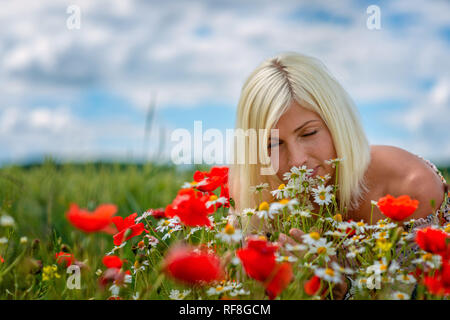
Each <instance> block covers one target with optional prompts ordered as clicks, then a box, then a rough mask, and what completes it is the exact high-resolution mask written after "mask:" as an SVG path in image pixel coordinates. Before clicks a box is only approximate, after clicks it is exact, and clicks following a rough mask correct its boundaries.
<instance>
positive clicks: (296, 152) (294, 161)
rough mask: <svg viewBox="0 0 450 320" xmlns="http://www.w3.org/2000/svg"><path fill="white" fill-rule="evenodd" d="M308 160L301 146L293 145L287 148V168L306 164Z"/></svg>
mask: <svg viewBox="0 0 450 320" xmlns="http://www.w3.org/2000/svg"><path fill="white" fill-rule="evenodd" d="M307 160H308V157H307V154H306V152H305V151H304V150H302V148H301V147H299V146H295V147H293V148H292V149H290V150H289V153H288V166H289V169H291V168H292V167H300V166H302V165H306V163H307Z"/></svg>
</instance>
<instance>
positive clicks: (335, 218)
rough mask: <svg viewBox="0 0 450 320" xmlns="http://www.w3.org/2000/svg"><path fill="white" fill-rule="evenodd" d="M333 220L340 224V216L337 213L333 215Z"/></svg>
mask: <svg viewBox="0 0 450 320" xmlns="http://www.w3.org/2000/svg"><path fill="white" fill-rule="evenodd" d="M333 219H334V220H335V221H337V222H342V214H340V213H338V214H336V215H334V217H333Z"/></svg>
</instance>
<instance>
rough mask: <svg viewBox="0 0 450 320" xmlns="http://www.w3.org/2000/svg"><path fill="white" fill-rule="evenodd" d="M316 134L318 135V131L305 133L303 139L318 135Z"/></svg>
mask: <svg viewBox="0 0 450 320" xmlns="http://www.w3.org/2000/svg"><path fill="white" fill-rule="evenodd" d="M316 133H317V130H314V131H311V132H309V133H305V134H304V135H302V137H308V136H312V135H314V134H316Z"/></svg>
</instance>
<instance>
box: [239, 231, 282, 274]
mask: <svg viewBox="0 0 450 320" xmlns="http://www.w3.org/2000/svg"><path fill="white" fill-rule="evenodd" d="M277 249H278V247H277V246H276V245H272V244H270V243H269V242H268V241H267V240H263V239H259V238H250V239H249V240H248V241H247V247H245V248H242V249H239V250H237V251H236V256H237V257H238V258H239V259H240V260H241V261H242V265H243V266H244V269H245V272H246V273H247V274H248V276H249V277H251V278H253V279H255V280H258V281H263V282H264V281H266V279H267V278H268V277H269V276H270V275H271V273H272V271H273V270H274V268H275V266H276V261H275V251H276V250H277Z"/></svg>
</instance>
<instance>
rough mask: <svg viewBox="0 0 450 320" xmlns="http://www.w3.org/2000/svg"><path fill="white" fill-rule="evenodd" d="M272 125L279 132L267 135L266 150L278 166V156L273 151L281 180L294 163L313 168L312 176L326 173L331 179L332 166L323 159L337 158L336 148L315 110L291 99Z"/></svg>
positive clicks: (332, 175)
mask: <svg viewBox="0 0 450 320" xmlns="http://www.w3.org/2000/svg"><path fill="white" fill-rule="evenodd" d="M274 129H278V130H279V131H278V136H271V137H270V140H269V154H270V155H271V159H272V163H273V164H274V165H275V168H277V167H276V162H277V159H276V157H274V156H273V155H274V152H278V171H277V176H278V177H279V178H280V179H281V180H283V174H284V173H285V172H288V171H289V170H290V169H291V168H292V167H293V166H296V167H299V166H302V165H305V166H306V167H307V168H308V169H315V170H316V171H314V173H313V175H314V176H315V175H321V176H324V175H325V174H327V173H328V174H329V175H330V176H331V177H332V178H333V179H334V170H335V169H333V168H332V167H331V165H329V164H326V163H325V162H324V161H325V160H330V159H335V158H337V156H336V150H335V148H334V144H333V139H332V137H331V134H330V132H329V131H328V128H327V126H326V125H325V122H323V120H322V119H321V118H320V116H319V115H318V114H316V113H315V112H313V111H310V110H308V109H305V108H304V107H302V106H300V105H299V104H298V103H296V102H294V103H292V104H291V105H290V107H289V108H288V109H287V111H286V112H285V113H284V114H283V115H282V116H281V118H280V120H279V121H278V122H277V123H276V125H275V127H274ZM331 181H333V180H331Z"/></svg>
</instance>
